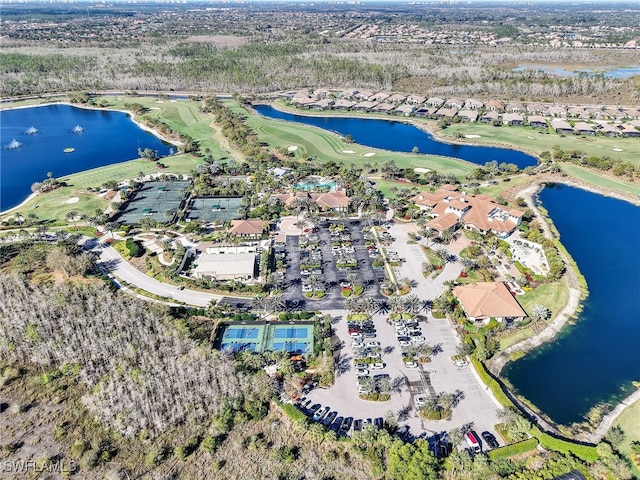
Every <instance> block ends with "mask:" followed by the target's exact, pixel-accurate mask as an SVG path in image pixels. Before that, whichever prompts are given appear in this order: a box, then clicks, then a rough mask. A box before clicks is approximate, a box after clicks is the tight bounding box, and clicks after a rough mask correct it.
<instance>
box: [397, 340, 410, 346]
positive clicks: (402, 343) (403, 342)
mask: <svg viewBox="0 0 640 480" xmlns="http://www.w3.org/2000/svg"><path fill="white" fill-rule="evenodd" d="M398 343H400V346H401V347H408V346H409V345H411V342H410V341H408V340H400V342H398Z"/></svg>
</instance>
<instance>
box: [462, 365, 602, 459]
mask: <svg viewBox="0 0 640 480" xmlns="http://www.w3.org/2000/svg"><path fill="white" fill-rule="evenodd" d="M471 363H473V366H474V368H475V369H476V372H477V373H478V376H479V377H480V378H481V379H482V381H483V382H484V383H485V385H487V386H488V387H489V388H490V389H491V392H492V393H493V396H494V397H495V398H496V400H498V402H499V403H500V405H502V406H503V407H504V408H509V407H515V408H517V407H516V405H515V404H514V403H513V402H512V401H511V399H510V398H509V397H508V396H507V394H506V393H505V392H504V390H503V388H502V386H501V385H500V383H499V382H498V381H497V380H496V379H495V378H494V377H493V376H492V375H491V374H490V373H489V372H488V371H487V369H486V368H485V366H484V364H483V363H482V362H480V361H478V360H476V359H475V358H473V357H472V358H471ZM529 435H531V436H532V437H533V439H536V440H537V441H538V442H540V444H541V445H542V446H543V447H545V448H548V449H549V450H554V451H556V452H561V453H565V454H566V453H570V454H572V455H574V456H576V457H578V458H580V459H582V460H585V461H589V462H593V461H596V460H597V459H598V452H597V450H596V447H593V446H590V445H580V444H578V443H574V442H570V441H568V440H564V439H561V438H556V437H553V436H551V435H549V434H548V433H545V432H543V431H542V430H540V428H539V427H537V426H535V425H534V426H532V427H531V429H530V430H529ZM520 443H522V442H520ZM514 445H517V444H514ZM516 453H519V452H516Z"/></svg>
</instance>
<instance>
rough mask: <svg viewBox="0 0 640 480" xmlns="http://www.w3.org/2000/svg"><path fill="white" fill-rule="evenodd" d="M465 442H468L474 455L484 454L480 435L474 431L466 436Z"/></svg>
mask: <svg viewBox="0 0 640 480" xmlns="http://www.w3.org/2000/svg"><path fill="white" fill-rule="evenodd" d="M464 441H465V442H467V445H468V446H469V448H470V449H471V452H472V453H480V452H482V447H481V446H480V440H479V439H478V435H477V434H476V432H474V431H470V432H467V433H465V434H464Z"/></svg>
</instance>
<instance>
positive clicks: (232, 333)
mask: <svg viewBox="0 0 640 480" xmlns="http://www.w3.org/2000/svg"><path fill="white" fill-rule="evenodd" d="M259 333H260V330H259V329H258V328H255V327H249V328H228V329H227V331H226V332H224V338H225V339H232V338H237V339H242V338H247V339H251V338H258V334H259Z"/></svg>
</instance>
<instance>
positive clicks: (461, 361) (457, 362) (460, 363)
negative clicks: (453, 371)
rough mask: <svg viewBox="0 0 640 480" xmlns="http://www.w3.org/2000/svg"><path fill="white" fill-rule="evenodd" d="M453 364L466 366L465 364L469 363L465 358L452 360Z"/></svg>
mask: <svg viewBox="0 0 640 480" xmlns="http://www.w3.org/2000/svg"><path fill="white" fill-rule="evenodd" d="M453 364H454V365H455V366H456V367H466V366H467V365H469V362H467V361H466V360H456V361H455V362H453Z"/></svg>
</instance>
